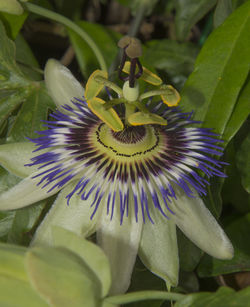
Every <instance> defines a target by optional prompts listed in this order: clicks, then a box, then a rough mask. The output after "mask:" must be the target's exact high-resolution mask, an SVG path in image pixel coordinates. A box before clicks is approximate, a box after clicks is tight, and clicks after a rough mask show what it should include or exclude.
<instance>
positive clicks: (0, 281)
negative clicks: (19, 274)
mask: <svg viewBox="0 0 250 307" xmlns="http://www.w3.org/2000/svg"><path fill="white" fill-rule="evenodd" d="M0 305H1V306H2V307H27V306H32V307H50V306H51V305H50V304H47V303H46V302H45V301H44V300H43V299H42V298H41V297H40V295H39V294H37V293H36V291H34V290H33V289H32V287H31V286H30V284H28V283H25V282H23V281H21V280H18V279H15V278H10V277H8V276H4V275H0ZM72 306H73V305H72Z"/></svg>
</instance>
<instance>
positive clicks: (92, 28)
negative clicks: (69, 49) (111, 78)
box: [69, 21, 120, 79]
mask: <svg viewBox="0 0 250 307" xmlns="http://www.w3.org/2000/svg"><path fill="white" fill-rule="evenodd" d="M78 25H79V26H80V27H82V28H83V29H84V30H85V31H86V32H87V33H88V34H89V36H91V38H92V39H93V40H94V41H95V43H96V45H97V46H98V47H99V49H100V50H101V51H102V54H103V56H104V59H105V61H106V64H107V66H108V67H109V66H110V65H111V63H112V62H113V60H114V58H115V57H116V54H117V51H118V49H117V45H116V43H117V41H118V39H119V37H120V35H118V34H117V33H115V32H111V31H109V30H107V29H106V28H104V27H103V26H102V25H100V24H94V23H89V22H86V21H79V22H78ZM96 33H98V35H96ZM69 37H70V40H71V42H72V45H73V47H74V49H75V52H76V57H77V60H78V63H79V66H80V69H81V72H82V74H83V75H84V77H85V78H86V79H87V78H88V77H89V75H90V74H91V73H92V72H93V71H94V70H96V69H98V68H99V65H98V62H97V59H96V57H95V55H94V53H93V51H92V50H91V49H90V47H89V46H88V45H87V43H85V42H84V41H83V40H82V39H81V38H80V37H79V36H78V35H77V34H76V33H75V32H73V31H70V30H69Z"/></svg>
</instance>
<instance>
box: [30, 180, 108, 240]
mask: <svg viewBox="0 0 250 307" xmlns="http://www.w3.org/2000/svg"><path fill="white" fill-rule="evenodd" d="M75 184H76V183H75V182H72V183H70V184H69V185H67V187H65V188H64V189H63V190H62V191H61V192H60V193H59V195H58V197H57V199H56V201H55V202H54V204H53V206H52V208H51V209H50V211H49V212H48V213H47V215H46V216H45V218H44V220H43V222H42V223H41V225H40V226H39V227H38V229H37V231H36V233H35V236H34V239H33V242H32V245H37V244H48V245H53V236H52V228H53V227H54V226H60V227H63V228H65V229H68V230H70V231H72V232H74V233H76V234H78V235H82V236H85V237H87V236H89V235H91V234H92V233H93V232H95V230H96V223H97V220H98V216H99V215H100V214H101V211H102V208H101V207H100V208H99V209H98V210H97V213H96V214H95V216H94V218H93V219H92V220H91V219H90V217H91V214H92V212H93V208H91V207H90V205H91V203H92V201H93V199H92V198H90V199H89V200H86V201H83V200H81V198H80V196H78V195H74V196H73V197H72V198H71V199H70V202H69V205H68V204H67V200H66V196H67V195H68V194H69V193H70V192H71V191H72V190H73V189H74V186H75Z"/></svg>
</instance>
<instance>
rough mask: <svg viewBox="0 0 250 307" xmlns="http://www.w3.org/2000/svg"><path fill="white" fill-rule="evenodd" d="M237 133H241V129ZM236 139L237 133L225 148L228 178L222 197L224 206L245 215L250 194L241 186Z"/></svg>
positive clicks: (249, 204)
mask: <svg viewBox="0 0 250 307" xmlns="http://www.w3.org/2000/svg"><path fill="white" fill-rule="evenodd" d="M246 126H247V127H246V129H249V126H248V125H246ZM243 128H245V127H243ZM244 130H245V129H244ZM247 131H248V130H247ZM239 132H240V133H241V132H242V129H241V130H240V131H239ZM238 138H239V133H238V134H237V135H236V136H235V138H234V139H233V140H232V141H231V142H230V143H229V144H228V146H227V150H226V155H225V161H227V162H228V163H229V165H228V166H227V167H226V169H225V173H226V174H227V176H228V177H227V178H226V180H225V183H224V185H223V189H222V197H223V202H224V203H225V204H226V203H228V204H231V205H233V207H234V209H236V210H237V211H238V212H240V213H247V212H250V194H248V193H247V192H246V190H245V189H244V188H243V187H242V185H241V180H240V173H239V170H238V169H237V166H236V161H235V156H236V152H237V148H239V145H238V144H235V141H236V140H238Z"/></svg>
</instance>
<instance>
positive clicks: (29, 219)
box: [7, 200, 46, 245]
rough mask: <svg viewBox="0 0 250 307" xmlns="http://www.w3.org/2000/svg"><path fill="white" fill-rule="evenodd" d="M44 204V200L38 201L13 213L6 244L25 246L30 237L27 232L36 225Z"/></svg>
mask: <svg viewBox="0 0 250 307" xmlns="http://www.w3.org/2000/svg"><path fill="white" fill-rule="evenodd" d="M45 204H46V200H44V201H40V202H38V203H36V204H35V205H33V206H29V207H27V208H22V209H20V210H17V211H15V214H14V216H13V220H12V224H11V228H10V229H9V232H8V239H7V242H9V243H15V244H25V245H27V243H29V242H30V240H31V236H30V235H29V233H28V232H29V231H30V230H31V229H32V228H33V227H34V225H35V224H36V221H37V219H38V218H39V216H40V214H41V212H42V210H43V208H44V206H45Z"/></svg>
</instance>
